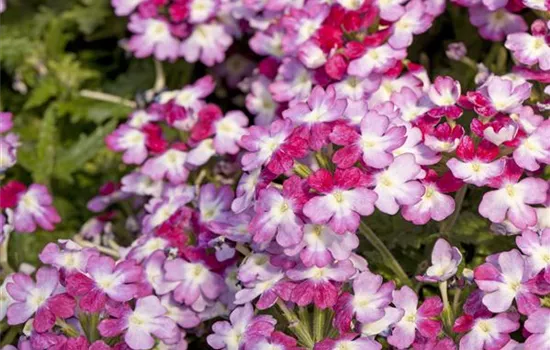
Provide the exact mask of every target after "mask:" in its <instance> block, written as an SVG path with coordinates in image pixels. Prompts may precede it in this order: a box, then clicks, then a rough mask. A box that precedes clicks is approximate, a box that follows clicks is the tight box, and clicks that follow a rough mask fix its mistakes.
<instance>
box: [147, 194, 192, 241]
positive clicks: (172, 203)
mask: <svg viewBox="0 0 550 350" xmlns="http://www.w3.org/2000/svg"><path fill="white" fill-rule="evenodd" d="M194 196H195V194H194V189H193V187H191V186H188V185H179V186H172V187H165V188H164V191H163V195H162V197H160V198H153V199H151V200H150V201H149V202H148V203H147V204H146V205H145V210H146V211H147V212H148V213H149V214H148V215H146V216H145V217H144V218H143V230H144V231H145V232H146V233H147V232H151V231H152V230H153V229H154V228H155V227H158V226H160V225H161V224H162V223H163V222H165V221H166V220H168V219H169V218H170V216H172V215H173V214H174V213H175V212H176V211H177V210H178V209H180V208H181V207H183V206H184V205H185V204H187V203H189V202H190V201H191V200H192V199H193V197H194Z"/></svg>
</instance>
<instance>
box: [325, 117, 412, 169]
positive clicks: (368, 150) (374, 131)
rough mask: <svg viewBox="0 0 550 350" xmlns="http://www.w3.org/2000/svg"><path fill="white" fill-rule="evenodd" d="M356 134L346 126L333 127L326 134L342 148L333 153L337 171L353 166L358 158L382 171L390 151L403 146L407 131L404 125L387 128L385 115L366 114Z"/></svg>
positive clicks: (391, 156) (389, 159)
mask: <svg viewBox="0 0 550 350" xmlns="http://www.w3.org/2000/svg"><path fill="white" fill-rule="evenodd" d="M360 128H361V130H360V133H357V131H355V129H354V128H352V127H350V126H347V125H344V124H342V125H337V126H336V127H335V128H334V130H333V131H332V133H331V134H330V140H331V141H332V142H333V143H335V144H337V145H341V146H345V147H343V148H341V149H339V150H338V151H336V152H335V153H334V156H333V158H332V160H333V162H334V163H335V164H336V165H338V167H341V168H349V167H351V166H353V164H355V163H356V162H357V161H358V160H359V159H360V158H361V157H362V160H363V161H364V162H365V164H366V165H368V166H370V167H373V168H385V167H386V166H388V165H390V164H391V163H392V162H393V154H392V151H394V150H395V149H397V148H399V147H401V146H402V145H403V144H404V143H405V134H406V132H407V129H406V128H405V127H404V126H390V120H389V118H388V117H386V116H385V115H382V114H379V113H378V112H375V111H370V112H368V113H367V114H366V115H365V117H364V118H363V120H362V121H361V125H360Z"/></svg>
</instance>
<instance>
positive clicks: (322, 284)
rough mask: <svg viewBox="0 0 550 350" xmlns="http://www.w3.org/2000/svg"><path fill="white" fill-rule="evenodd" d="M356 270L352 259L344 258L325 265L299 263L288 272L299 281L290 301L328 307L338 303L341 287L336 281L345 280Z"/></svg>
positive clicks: (294, 279)
mask: <svg viewBox="0 0 550 350" xmlns="http://www.w3.org/2000/svg"><path fill="white" fill-rule="evenodd" d="M355 272H356V269H355V267H354V266H353V264H352V263H351V261H350V260H342V261H339V262H337V263H333V264H331V265H327V266H325V267H317V266H312V267H306V266H304V265H298V266H297V267H295V268H293V269H290V270H288V271H287V272H286V274H287V276H288V278H290V279H291V280H293V281H295V282H298V283H297V284H296V286H295V287H294V289H293V290H292V294H291V296H290V301H292V302H294V303H296V304H298V305H299V306H306V305H309V304H312V303H313V304H315V306H316V307H318V308H320V309H326V308H327V307H332V306H334V305H335V304H336V301H337V298H338V292H339V288H338V287H337V286H336V285H335V284H334V282H345V281H347V280H348V279H349V278H350V277H351V276H353V275H354V274H355Z"/></svg>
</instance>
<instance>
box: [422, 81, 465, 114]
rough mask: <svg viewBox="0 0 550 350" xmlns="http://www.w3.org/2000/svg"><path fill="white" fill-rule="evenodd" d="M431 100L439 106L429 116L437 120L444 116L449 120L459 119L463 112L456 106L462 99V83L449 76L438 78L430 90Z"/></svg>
mask: <svg viewBox="0 0 550 350" xmlns="http://www.w3.org/2000/svg"><path fill="white" fill-rule="evenodd" d="M428 96H429V97H430V100H431V101H432V102H433V103H434V104H435V105H436V106H437V107H435V108H432V109H431V110H430V111H429V112H428V114H429V115H430V116H431V117H434V118H437V117H441V116H443V115H445V116H447V117H449V118H453V119H454V118H458V117H460V115H461V114H462V110H461V109H460V108H459V107H457V106H455V104H456V102H457V101H458V99H459V97H460V83H459V82H458V81H457V80H454V79H452V78H451V77H447V76H438V77H437V78H435V81H434V83H433V84H432V85H431V86H430V89H429V90H428Z"/></svg>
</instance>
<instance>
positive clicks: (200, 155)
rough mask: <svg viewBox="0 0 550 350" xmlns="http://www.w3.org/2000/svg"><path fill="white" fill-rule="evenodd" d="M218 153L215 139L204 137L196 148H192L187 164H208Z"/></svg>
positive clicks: (198, 165) (195, 165) (196, 165)
mask: <svg viewBox="0 0 550 350" xmlns="http://www.w3.org/2000/svg"><path fill="white" fill-rule="evenodd" d="M215 154H216V148H215V147H214V140H213V139H211V138H208V139H204V140H202V141H201V142H199V144H198V145H197V146H195V148H193V149H191V150H190V151H189V153H188V154H187V160H186V161H187V164H190V165H192V166H194V167H200V166H201V165H204V164H206V162H208V160H210V158H212V157H213V156H214V155H215Z"/></svg>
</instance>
